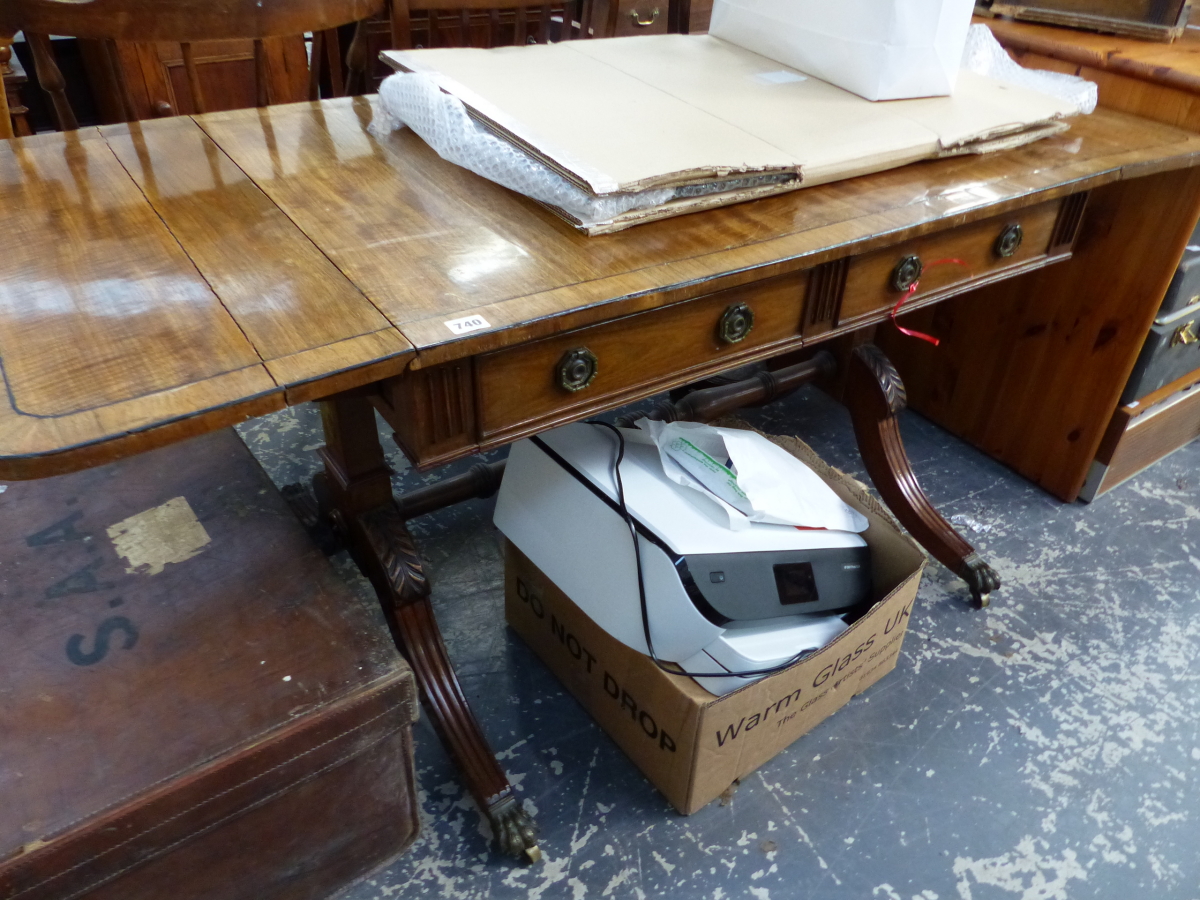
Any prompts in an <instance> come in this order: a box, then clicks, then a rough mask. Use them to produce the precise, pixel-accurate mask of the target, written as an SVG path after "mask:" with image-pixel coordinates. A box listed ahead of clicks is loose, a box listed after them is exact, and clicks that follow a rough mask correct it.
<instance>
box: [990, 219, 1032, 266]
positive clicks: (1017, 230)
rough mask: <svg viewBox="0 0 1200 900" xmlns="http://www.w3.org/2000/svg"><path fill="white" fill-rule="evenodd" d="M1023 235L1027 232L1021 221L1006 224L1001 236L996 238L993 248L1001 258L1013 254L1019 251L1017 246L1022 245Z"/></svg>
mask: <svg viewBox="0 0 1200 900" xmlns="http://www.w3.org/2000/svg"><path fill="white" fill-rule="evenodd" d="M1023 237H1025V232H1024V231H1023V230H1022V228H1021V225H1020V223H1019V222H1013V223H1012V224H1010V225H1005V226H1004V230H1003V231H1001V232H1000V236H999V237H998V238H996V243H995V245H994V246H993V247H992V249H993V250H994V251H995V252H996V255H997V256H999V257H1000V258H1001V259H1004V258H1006V257H1009V256H1012V255H1013V254H1014V253H1016V252H1017V248H1018V247H1020V246H1021V239H1022V238H1023Z"/></svg>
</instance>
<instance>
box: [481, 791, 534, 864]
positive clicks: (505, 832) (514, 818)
mask: <svg viewBox="0 0 1200 900" xmlns="http://www.w3.org/2000/svg"><path fill="white" fill-rule="evenodd" d="M488 819H490V820H491V823H492V833H493V834H494V835H495V836H496V846H497V848H498V849H499V850H500V852H501V853H506V854H508V855H509V856H512V857H515V858H516V859H520V860H522V861H524V862H531V863H535V862H540V861H541V859H542V851H541V850H540V849H539V848H538V845H537V824H536V823H535V822H534V821H533V819H532V818H530V816H529V813H527V812H525V810H524V808H523V807H522V806H521V804H520V802H519V801H518V800H517V798H516V797H514V796H513V795H512V794H509V795H508V796H507V797H504V798H503V799H501V800H497V801H496V802H494V803H491V804H489V805H488Z"/></svg>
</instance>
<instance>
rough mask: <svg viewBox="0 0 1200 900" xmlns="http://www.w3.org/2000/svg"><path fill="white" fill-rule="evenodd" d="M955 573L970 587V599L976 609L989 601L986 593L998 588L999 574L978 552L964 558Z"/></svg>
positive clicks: (982, 607)
mask: <svg viewBox="0 0 1200 900" xmlns="http://www.w3.org/2000/svg"><path fill="white" fill-rule="evenodd" d="M956 574H957V575H958V576H959V577H960V578H961V579H962V580H963V581H965V582H966V583H967V587H969V588H970V589H971V599H972V600H973V601H974V603H975V606H976V608H977V609H984V608H986V607H987V606H988V605H989V604H990V603H991V600H990V599H989V597H988V595H989V594H991V592H992V591H998V590H999V589H1000V576H999V575H997V574H996V570H995V569H993V568H992V567H991V566H989V565H988V564H987V563H986V562H984V560H983V557H981V556H980V555H979V554H978V553H972V554H971V555H970V556H968V557H967V558H966V559H964V560H963V562H962V565H961V566H959V569H958V572H957V573H956Z"/></svg>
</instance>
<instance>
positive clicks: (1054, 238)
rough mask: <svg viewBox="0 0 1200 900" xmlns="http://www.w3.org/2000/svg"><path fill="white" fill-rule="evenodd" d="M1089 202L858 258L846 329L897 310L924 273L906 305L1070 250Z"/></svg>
mask: <svg viewBox="0 0 1200 900" xmlns="http://www.w3.org/2000/svg"><path fill="white" fill-rule="evenodd" d="M1084 198H1085V195H1083V194H1076V195H1072V196H1070V197H1067V198H1066V199H1065V200H1053V201H1050V202H1048V203H1042V204H1039V205H1037V206H1031V207H1029V208H1027V209H1021V210H1016V211H1014V212H1013V213H1012V214H1011V215H1005V216H996V217H995V218H991V219H985V220H983V221H982V222H976V223H973V224H969V225H963V226H960V227H958V228H954V229H951V230H949V231H943V232H939V233H937V234H930V235H927V236H925V237H921V238H917V239H915V240H911V241H906V242H905V243H903V244H897V245H895V246H892V247H888V248H886V249H884V250H877V251H875V252H873V253H866V254H863V255H862V256H858V257H855V258H854V259H852V260H851V262H850V269H849V272H848V273H847V276H846V288H845V293H844V296H843V300H842V307H841V314H840V316H839V324H840V325H843V326H844V325H848V324H849V325H852V324H854V322H855V320H858V319H865V318H868V317H871V316H872V314H877V313H878V312H879V311H880V310H884V309H887V308H889V307H892V306H895V305H896V303H897V302H898V301H899V300H900V298H901V297H903V296H904V294H905V290H906V287H907V285H908V284H910V283H911V282H912V278H913V275H914V274H917V273H920V275H919V280H918V283H917V290H916V292H915V293H914V294H913V296H912V298H911V299H910V300H909V301H908V303H907V304H906V305H909V304H911V305H917V304H919V303H921V301H923V300H928V299H933V298H935V297H936V298H940V297H944V296H946V295H947V294H952V293H957V292H958V291H963V290H969V289H971V288H974V287H978V286H979V285H981V284H984V283H986V282H988V281H991V280H993V279H994V278H997V277H1002V276H1005V275H1009V274H1012V272H1013V270H1014V269H1020V268H1025V267H1029V266H1036V265H1040V264H1042V263H1043V262H1045V260H1046V257H1047V256H1052V255H1055V254H1057V253H1067V252H1069V251H1070V249H1071V241H1072V239H1073V238H1074V234H1075V227H1076V225H1077V224H1078V220H1079V217H1080V216H1081V215H1082V212H1083V208H1082V207H1083V202H1084ZM1060 212H1061V213H1062V215H1061V216H1060ZM1014 244H1015V246H1014Z"/></svg>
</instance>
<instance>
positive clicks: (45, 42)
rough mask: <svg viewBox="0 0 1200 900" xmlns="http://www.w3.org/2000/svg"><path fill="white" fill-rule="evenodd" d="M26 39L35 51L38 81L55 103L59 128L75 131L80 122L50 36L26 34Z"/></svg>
mask: <svg viewBox="0 0 1200 900" xmlns="http://www.w3.org/2000/svg"><path fill="white" fill-rule="evenodd" d="M25 40H26V42H27V43H28V44H29V49H30V50H32V51H33V66H34V69H35V70H36V71H37V77H38V82H39V83H40V84H41V85H42V88H43V90H45V91H46V93H48V94H49V95H50V101H51V103H53V104H54V117H55V118H56V119H57V120H58V128H59V130H60V131H74V130H75V129H76V128H78V127H79V122H78V120H77V119H76V118H75V111H74V110H73V109H71V104H70V103H68V102H67V82H66V79H65V78H63V74H62V71H61V70H60V69H59V68H58V63H56V62H55V61H54V51H53V50H52V49H51V48H50V38H49V37H48V36H46V35H44V34H26V35H25Z"/></svg>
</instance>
